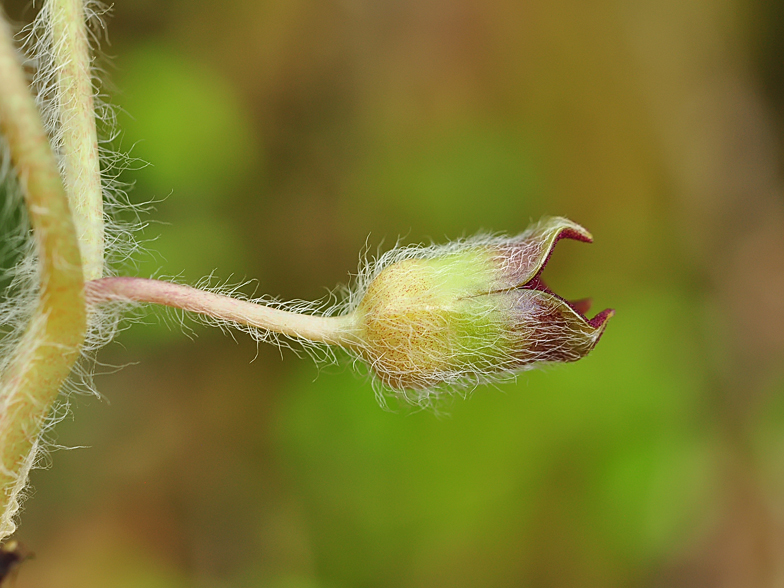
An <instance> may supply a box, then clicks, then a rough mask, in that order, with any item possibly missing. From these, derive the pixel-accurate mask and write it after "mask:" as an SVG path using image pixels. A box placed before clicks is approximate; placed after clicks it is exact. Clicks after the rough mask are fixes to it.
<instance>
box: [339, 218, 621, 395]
mask: <svg viewBox="0 0 784 588" xmlns="http://www.w3.org/2000/svg"><path fill="white" fill-rule="evenodd" d="M562 238H568V239H575V240H579V241H585V242H590V241H591V240H592V238H591V235H590V233H588V232H587V231H586V230H585V229H583V228H582V227H581V226H579V225H577V224H576V223H573V222H571V221H569V220H567V219H564V218H558V217H555V218H544V219H542V220H541V221H539V222H538V223H536V224H534V225H532V226H531V227H529V228H528V229H527V230H526V231H525V232H523V233H521V234H520V235H517V236H516V237H505V236H488V235H478V236H475V237H471V238H468V239H464V240H460V241H456V242H452V243H448V244H446V245H432V246H429V247H403V248H397V249H393V250H392V251H389V252H388V253H386V254H384V255H383V256H381V257H380V258H379V259H378V260H377V261H376V262H375V263H374V264H372V265H370V266H369V267H368V268H367V269H365V270H364V271H363V272H361V273H360V285H359V291H358V293H356V294H355V295H354V296H353V301H354V304H353V306H352V308H351V313H352V314H353V317H354V328H355V333H356V336H357V339H358V340H359V341H360V344H359V345H357V346H356V347H355V352H356V354H357V356H358V357H359V358H361V359H362V360H363V361H365V362H366V363H367V364H368V365H369V366H370V368H371V370H372V371H373V373H374V374H375V375H376V376H377V377H378V380H379V381H380V382H381V384H382V388H383V389H386V390H392V391H394V392H396V393H398V394H401V395H402V396H404V397H405V398H406V399H408V400H410V401H412V402H414V403H416V404H420V405H429V404H430V403H431V402H432V401H433V400H434V399H435V397H436V396H437V395H438V394H440V393H441V392H444V391H453V390H456V391H460V390H466V389H470V388H472V387H474V386H476V385H477V384H481V383H485V382H495V381H498V380H501V379H505V378H509V377H513V376H514V375H515V374H517V373H519V372H521V371H523V370H527V369H531V368H533V367H536V366H539V365H542V364H552V363H563V362H571V361H576V360H578V359H580V358H582V357H584V356H585V355H587V354H588V353H589V352H590V351H591V350H592V349H593V348H594V346H595V345H596V343H597V342H598V341H599V338H600V337H601V336H602V333H603V332H604V330H605V327H606V325H607V321H608V320H609V318H610V317H611V316H612V315H613V311H612V310H609V309H608V310H605V311H603V312H601V313H599V314H598V315H596V316H595V317H593V318H592V319H588V318H587V317H586V316H585V313H586V312H587V311H588V309H589V307H590V301H589V300H580V301H573V302H570V301H567V300H564V299H563V298H561V297H560V296H558V295H557V294H555V293H554V292H552V291H551V290H550V289H549V288H548V287H547V286H546V285H545V283H544V281H543V280H542V279H541V273H542V271H543V270H544V267H545V265H546V264H547V260H548V259H549V257H550V254H551V253H552V250H553V247H554V246H555V244H556V243H557V242H558V241H559V240H560V239H562ZM380 396H383V390H382V391H381V392H380Z"/></svg>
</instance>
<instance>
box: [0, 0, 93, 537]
mask: <svg viewBox="0 0 784 588" xmlns="http://www.w3.org/2000/svg"><path fill="white" fill-rule="evenodd" d="M0 132H2V134H3V136H4V138H5V141H6V143H7V145H8V152H9V153H10V157H11V162H12V164H13V167H14V169H15V171H16V174H17V177H18V181H19V184H20V186H21V188H22V191H23V192H24V197H25V204H26V206H27V210H28V217H29V219H30V224H31V225H32V229H33V236H34V239H35V245H36V253H37V257H38V272H39V292H38V302H37V306H36V309H35V311H34V312H33V314H32V319H31V320H30V323H29V325H28V327H27V329H26V331H25V332H24V333H23V335H22V336H21V337H20V339H19V342H18V344H17V346H16V348H15V350H14V352H13V354H12V355H11V357H10V358H9V359H8V360H7V361H6V362H4V364H3V365H2V373H0V540H2V539H4V538H6V537H7V536H8V535H10V534H11V533H13V532H14V530H15V528H16V526H15V523H14V515H15V514H16V512H17V510H18V508H19V500H20V494H21V492H22V490H23V489H24V487H25V486H26V484H27V474H28V471H29V469H30V467H31V466H32V464H33V462H34V459H35V454H36V448H37V444H38V439H39V437H40V434H41V431H42V429H43V427H44V424H45V422H46V417H47V415H48V414H49V412H50V410H51V407H52V405H53V404H54V402H55V400H56V399H57V396H58V393H59V391H60V387H61V386H62V384H63V382H64V380H65V379H66V377H68V374H69V373H70V371H71V369H72V367H73V365H74V363H75V362H76V359H77V358H78V356H79V348H80V346H81V345H82V342H83V340H84V335H85V328H86V326H85V325H86V316H85V304H84V293H83V288H84V280H83V274H82V265H81V258H80V254H79V243H78V241H77V237H76V231H75V229H74V224H73V221H72V219H71V212H70V210H69V206H68V199H67V196H66V193H65V189H64V187H63V183H62V180H61V179H60V174H59V171H58V164H57V160H56V159H55V156H54V154H53V153H52V150H51V147H50V144H49V139H48V137H47V135H46V133H45V131H44V128H43V124H42V122H41V118H40V116H39V113H38V110H37V108H36V105H35V101H34V99H33V96H32V94H31V93H30V89H29V87H28V84H27V80H26V79H25V75H24V72H23V70H22V67H21V65H20V63H19V59H18V56H17V52H16V49H15V47H14V45H13V41H12V36H11V31H10V27H9V26H8V23H7V22H6V20H5V18H4V17H3V15H2V14H0Z"/></svg>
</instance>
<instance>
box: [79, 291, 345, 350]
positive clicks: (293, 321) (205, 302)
mask: <svg viewBox="0 0 784 588" xmlns="http://www.w3.org/2000/svg"><path fill="white" fill-rule="evenodd" d="M85 295H86V297H87V302H88V303H90V304H98V303H101V302H110V301H136V302H152V303H155V304H163V305H165V306H171V307H173V308H181V309H182V310H187V311H190V312H196V313H199V314H203V315H206V316H209V317H212V318H216V319H221V320H226V321H231V322H235V323H238V324H241V325H247V326H250V327H255V328H258V329H264V330H267V331H273V332H275V333H280V334H282V335H287V336H289V337H293V338H297V339H306V340H308V341H314V342H317V343H327V344H330V345H340V346H343V347H355V346H358V345H359V340H358V339H357V337H356V336H355V335H354V317H353V315H345V316H336V317H322V316H313V315H306V314H298V313H295V312H289V311H285V310H279V309H277V308H271V307H269V306H264V305H263V304H256V303H254V302H249V301H246V300H238V299H236V298H232V297H230V296H224V295H222V294H214V293H212V292H205V291H203V290H199V289H197V288H191V287H190V286H182V285H180V284H172V283H170V282H163V281H160V280H148V279H145V278H103V279H100V280H94V281H91V282H88V283H87V284H86V285H85Z"/></svg>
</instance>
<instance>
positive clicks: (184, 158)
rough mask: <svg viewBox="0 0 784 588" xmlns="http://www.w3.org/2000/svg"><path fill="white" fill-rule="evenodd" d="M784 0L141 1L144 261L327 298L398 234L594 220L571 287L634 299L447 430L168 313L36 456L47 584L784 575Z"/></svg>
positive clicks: (563, 252)
mask: <svg viewBox="0 0 784 588" xmlns="http://www.w3.org/2000/svg"><path fill="white" fill-rule="evenodd" d="M4 6H5V7H6V10H7V11H8V12H9V13H10V14H11V16H12V17H13V18H14V19H16V21H17V22H27V21H29V20H30V19H31V18H32V16H33V14H34V10H33V9H32V8H30V7H29V6H27V7H26V5H25V3H24V2H23V1H21V0H20V1H13V2H4ZM783 6H784V5H782V3H780V2H774V1H773V0H768V1H763V0H757V1H746V2H742V1H740V0H722V1H720V2H703V1H701V0H656V1H654V0H641V1H638V2H611V1H605V0H599V1H597V2H591V3H585V2H578V1H567V0H527V1H524V2H517V1H513V0H499V1H496V2H490V3H488V2H482V1H480V0H450V1H445V0H419V1H412V0H396V1H385V0H376V1H373V2H360V1H354V0H345V1H342V2H301V1H299V0H287V1H277V2H272V1H251V0H224V1H223V2H215V1H207V0H200V1H193V0H190V1H186V0H170V1H168V2H153V1H151V0H125V1H123V2H120V3H118V4H117V5H116V6H115V8H114V15H113V17H112V18H110V19H109V20H108V31H109V35H108V36H109V41H110V42H109V43H107V42H103V52H104V53H105V54H106V56H107V57H106V58H105V59H103V60H102V64H103V66H104V67H105V69H106V70H107V72H108V78H109V79H110V80H111V85H110V86H108V87H107V90H106V92H107V94H108V99H109V101H110V102H111V103H112V104H114V105H116V106H117V107H118V108H119V110H118V121H119V127H120V129H121V130H122V134H121V135H120V137H119V138H118V140H117V141H116V145H117V146H118V147H119V148H120V149H122V150H126V151H128V150H130V151H131V155H132V156H134V157H138V158H140V159H141V160H144V161H147V162H149V163H150V165H149V166H147V167H143V168H141V169H137V170H135V171H131V172H128V173H126V174H125V175H124V176H123V179H124V180H125V181H129V182H130V181H134V182H135V183H136V185H135V188H134V189H133V191H132V192H131V199H132V200H133V201H134V202H146V201H150V200H155V201H156V202H157V203H156V204H155V211H154V212H152V213H150V214H149V215H148V216H146V217H144V218H145V220H147V221H149V223H150V224H149V226H148V227H147V229H146V230H145V233H144V235H143V238H145V239H150V241H149V242H148V243H147V252H146V253H144V254H142V255H141V256H139V257H138V258H137V267H132V266H128V267H127V268H125V269H123V272H124V273H126V274H130V275H139V276H151V275H167V276H179V278H180V279H181V280H182V281H185V282H188V283H195V282H196V281H197V280H199V279H200V278H202V277H203V276H205V275H208V274H210V273H214V276H215V278H216V280H218V281H223V280H228V281H230V282H240V281H242V280H244V279H246V278H253V279H256V280H257V283H256V288H257V293H265V294H269V295H271V296H274V297H279V298H282V299H293V298H299V299H307V300H312V299H317V298H321V297H322V296H324V295H325V293H326V291H327V289H328V288H332V287H334V286H335V285H336V284H340V283H346V282H347V281H348V280H349V274H350V273H354V272H355V271H356V267H357V259H358V255H359V252H360V251H361V250H362V249H363V248H365V246H366V244H367V246H368V247H369V249H370V251H371V252H372V251H375V250H376V248H377V247H379V246H381V247H382V249H384V248H389V247H390V246H391V245H392V244H394V243H395V242H396V240H397V239H398V238H399V237H400V238H401V239H402V242H404V243H416V242H429V240H431V239H432V240H435V241H444V240H445V239H448V238H455V237H459V236H462V235H469V234H472V233H474V232H476V231H479V230H490V231H503V232H508V233H517V232H519V231H521V230H523V229H524V228H525V227H526V226H527V224H528V223H529V222H530V221H531V220H536V219H538V218H539V217H540V216H541V215H544V214H551V215H563V216H567V217H569V218H571V219H573V220H575V221H577V222H579V223H580V224H582V225H584V226H585V227H587V228H588V229H589V230H590V231H591V232H592V233H593V234H594V237H595V243H594V244H592V245H590V246H586V245H584V244H578V243H573V242H561V243H560V244H559V245H558V247H557V249H556V252H555V254H554V256H553V258H552V261H551V263H550V265H549V266H548V268H547V277H548V283H550V284H551V285H552V287H553V289H554V290H555V291H557V292H559V293H560V294H562V295H564V296H565V297H568V298H580V297H583V296H589V295H590V296H593V298H594V304H595V307H596V310H600V309H602V308H605V307H612V308H615V309H616V310H617V315H616V316H615V318H613V319H612V321H611V322H610V324H609V327H608V329H607V332H606V334H605V336H604V338H603V339H602V341H601V342H600V344H599V345H598V347H597V348H596V350H595V351H594V352H593V353H592V354H591V355H590V356H589V357H587V358H586V359H584V360H582V361H580V362H579V363H576V364H573V365H567V366H561V367H557V368H549V369H547V370H544V371H537V372H532V373H527V374H523V375H521V376H520V377H519V378H518V380H517V382H511V383H505V384H502V385H499V386H488V387H480V388H478V389H476V390H475V391H474V392H473V394H471V395H470V397H469V398H467V399H465V400H463V399H459V398H458V399H454V400H448V401H445V402H444V403H443V404H442V405H441V406H440V407H439V408H440V410H439V414H434V413H433V412H431V411H424V412H420V411H415V410H413V409H410V408H405V407H403V406H399V407H397V408H396V410H395V411H384V410H382V409H381V408H379V406H378V405H377V403H376V400H375V398H374V396H373V392H372V389H371V386H370V384H369V382H368V380H367V377H365V376H362V375H356V374H355V373H354V372H353V371H352V369H351V367H350V366H349V365H348V362H347V361H343V362H342V363H341V364H340V365H337V366H334V365H331V366H326V367H316V366H314V364H313V362H311V361H310V360H309V359H307V358H305V359H298V358H297V357H296V354H295V353H293V352H292V351H290V350H283V351H279V350H277V349H275V348H272V347H268V346H263V347H259V348H258V349H257V348H256V345H255V344H254V343H253V342H252V341H250V340H249V338H248V337H246V336H244V335H237V336H236V337H235V338H234V339H236V341H235V340H234V339H233V338H232V337H230V336H226V335H225V334H222V333H220V332H219V331H217V330H209V329H206V328H204V327H201V326H198V325H196V324H193V325H192V326H193V333H192V334H195V335H196V336H197V337H196V338H195V340H190V339H189V338H188V337H187V336H185V335H184V334H183V333H182V332H181V329H180V328H179V327H178V326H173V327H172V326H170V325H171V321H169V322H167V321H166V319H165V317H164V315H163V314H161V313H155V312H150V313H148V314H146V315H145V316H146V320H145V324H142V325H134V326H133V327H132V328H131V329H130V330H128V331H126V332H124V333H122V334H121V335H120V337H119V339H118V343H115V344H113V345H111V346H110V347H109V348H107V349H105V350H103V351H102V352H101V354H100V358H99V359H100V361H101V362H104V363H106V364H109V365H125V367H124V368H123V369H122V370H121V371H119V372H117V373H109V374H107V375H105V376H99V377H98V379H97V382H98V388H99V390H100V391H101V393H102V394H103V396H104V398H103V399H101V400H98V399H96V398H89V397H72V398H71V404H72V409H73V411H72V412H73V419H70V418H69V419H68V420H66V421H65V422H63V423H61V424H60V425H59V426H58V428H57V429H56V431H55V439H54V440H55V442H56V443H58V444H61V445H63V446H68V447H75V446H80V447H81V446H88V447H89V448H79V449H76V450H73V451H57V452H55V453H54V454H53V455H52V457H51V463H52V465H53V467H52V468H51V469H48V470H44V471H36V472H35V473H34V474H33V477H32V480H33V485H34V489H35V492H34V496H33V497H32V498H31V499H30V500H29V501H28V502H27V504H26V508H25V512H24V513H23V515H22V519H21V523H22V524H21V529H20V531H19V533H18V538H19V539H20V540H22V541H23V542H24V543H25V544H26V545H28V547H29V548H30V549H32V550H33V551H34V552H35V553H36V558H35V559H34V560H33V561H30V562H28V563H27V564H25V566H24V567H23V569H22V570H21V573H20V574H19V577H18V580H17V583H16V586H18V587H19V588H28V587H51V586H58V587H65V588H69V587H108V586H110V587H121V588H125V587H128V588H131V587H133V588H137V587H138V588H147V587H149V588H164V587H166V588H168V587H186V586H187V587H190V586H204V587H220V588H223V587H225V588H234V587H237V588H240V587H242V588H245V587H264V588H267V587H268V588H337V587H349V588H353V587H357V588H362V587H375V586H379V587H434V586H438V587H440V586H445V587H446V586H449V587H461V588H462V587H465V588H469V587H476V588H484V587H510V588H511V587H528V586H530V587H574V586H599V587H615V586H618V587H625V586H629V587H638V586H649V587H661V588H665V587H667V588H669V587H684V588H686V587H689V588H693V587H703V586H704V587H708V586H710V587H714V586H719V587H728V588H729V587H767V586H771V587H772V586H782V585H784V557H783V556H782V552H783V550H784V173H783V172H784V167H783V164H784V158H782V153H783V152H782V140H784V126H782V125H784V60H782V54H783V53H782V52H784V8H783ZM253 287H254V286H253V285H250V286H249V287H248V288H247V289H246V291H247V292H248V293H252V290H253ZM99 371H103V372H112V371H113V370H111V369H109V368H104V369H99Z"/></svg>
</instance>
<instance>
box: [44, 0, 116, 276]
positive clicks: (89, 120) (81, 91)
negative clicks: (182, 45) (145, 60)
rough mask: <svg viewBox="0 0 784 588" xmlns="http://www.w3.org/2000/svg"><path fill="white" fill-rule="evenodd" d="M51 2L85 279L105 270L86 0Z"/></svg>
mask: <svg viewBox="0 0 784 588" xmlns="http://www.w3.org/2000/svg"><path fill="white" fill-rule="evenodd" d="M48 4H49V5H48V7H47V8H48V13H49V17H50V19H51V31H52V51H53V55H52V59H53V66H54V68H55V71H56V72H57V83H56V90H55V91H56V104H57V108H58V113H59V124H60V133H61V137H62V143H61V157H62V163H63V167H64V169H63V172H64V181H65V189H66V192H67V193H68V201H69V203H70V205H71V211H72V214H73V219H74V224H75V225H76V234H77V236H78V238H79V247H80V252H81V255H82V265H83V270H84V279H85V280H94V279H97V278H100V277H101V276H102V275H103V247H104V243H103V241H104V235H103V231H104V229H103V194H102V191H101V171H100V165H99V160H98V136H97V133H96V129H95V111H94V106H93V85H92V74H91V70H92V64H91V56H90V45H89V43H88V40H87V26H86V18H85V11H84V4H83V1H82V0H50V1H49V2H48Z"/></svg>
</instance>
